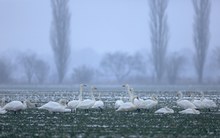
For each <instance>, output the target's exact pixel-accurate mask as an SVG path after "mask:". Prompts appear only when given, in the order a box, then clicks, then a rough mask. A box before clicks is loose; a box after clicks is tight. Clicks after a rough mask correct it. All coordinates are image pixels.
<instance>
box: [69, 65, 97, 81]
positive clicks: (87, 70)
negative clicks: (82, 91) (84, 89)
mask: <svg viewBox="0 0 220 138" xmlns="http://www.w3.org/2000/svg"><path fill="white" fill-rule="evenodd" d="M94 75H95V71H94V69H93V68H91V67H87V66H85V65H82V66H79V67H77V68H74V69H73V74H72V78H73V80H74V81H75V82H77V83H90V82H91V81H92V80H93V78H94Z"/></svg>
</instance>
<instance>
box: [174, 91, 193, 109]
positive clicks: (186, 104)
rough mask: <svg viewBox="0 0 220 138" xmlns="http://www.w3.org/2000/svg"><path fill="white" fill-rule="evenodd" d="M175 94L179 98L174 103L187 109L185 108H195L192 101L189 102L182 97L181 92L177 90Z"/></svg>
mask: <svg viewBox="0 0 220 138" xmlns="http://www.w3.org/2000/svg"><path fill="white" fill-rule="evenodd" d="M177 96H178V98H179V99H178V100H177V101H176V104H177V105H178V106H179V107H181V108H183V109H187V108H194V109H195V108H196V106H195V105H194V104H193V103H192V102H190V101H189V100H185V99H182V98H183V94H182V92H180V91H179V92H178V93H177Z"/></svg>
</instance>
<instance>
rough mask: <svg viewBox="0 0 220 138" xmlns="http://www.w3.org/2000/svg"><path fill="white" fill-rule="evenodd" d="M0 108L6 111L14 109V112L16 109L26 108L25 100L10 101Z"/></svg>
mask: <svg viewBox="0 0 220 138" xmlns="http://www.w3.org/2000/svg"><path fill="white" fill-rule="evenodd" d="M2 109H3V110H7V111H14V112H15V113H16V112H18V111H21V110H25V109H27V101H24V102H23V101H22V102H21V101H11V102H9V103H7V104H6V105H5V106H4V107H3V108H2Z"/></svg>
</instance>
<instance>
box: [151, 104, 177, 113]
mask: <svg viewBox="0 0 220 138" xmlns="http://www.w3.org/2000/svg"><path fill="white" fill-rule="evenodd" d="M155 113H156V114H172V113H174V110H173V109H171V108H168V107H167V106H166V107H163V108H160V109H158V110H157V111H155Z"/></svg>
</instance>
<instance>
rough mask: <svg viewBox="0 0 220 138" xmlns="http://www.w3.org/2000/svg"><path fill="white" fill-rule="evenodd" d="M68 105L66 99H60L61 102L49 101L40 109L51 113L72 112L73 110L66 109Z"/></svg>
mask: <svg viewBox="0 0 220 138" xmlns="http://www.w3.org/2000/svg"><path fill="white" fill-rule="evenodd" d="M66 103H67V101H66V100H65V99H60V101H59V102H53V101H49V102H48V103H46V104H44V105H42V106H41V107H39V108H38V109H44V110H48V111H49V112H71V109H66Z"/></svg>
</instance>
